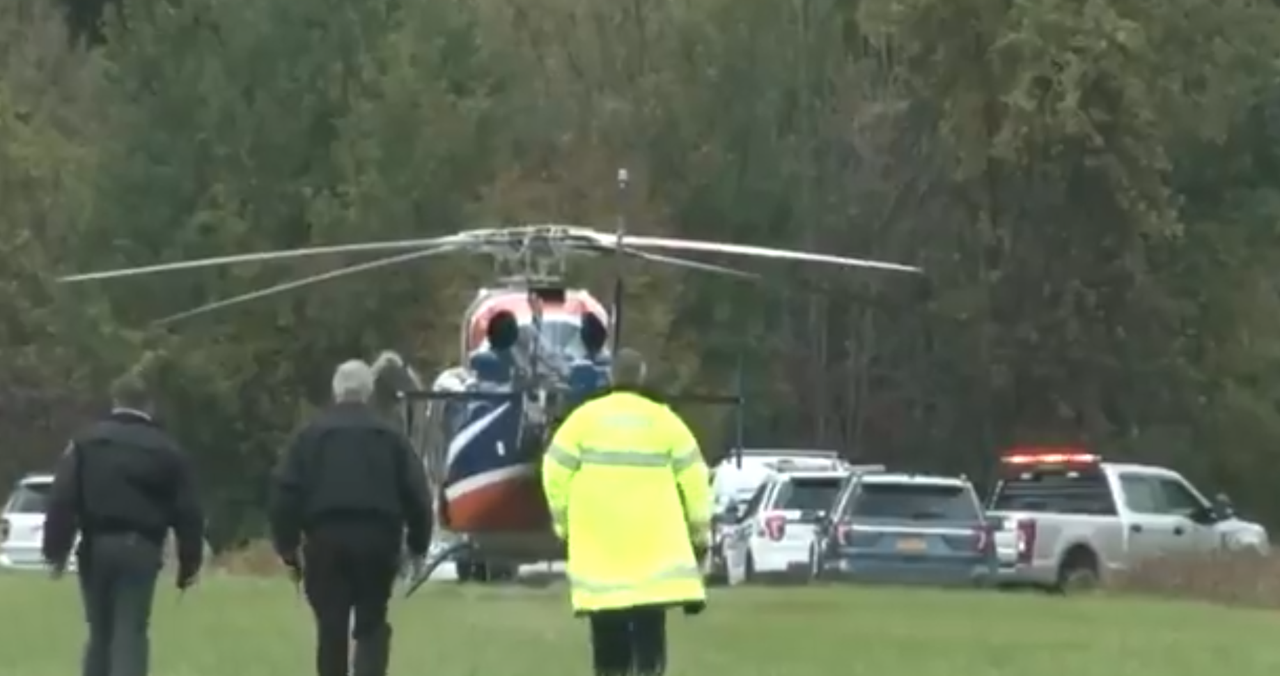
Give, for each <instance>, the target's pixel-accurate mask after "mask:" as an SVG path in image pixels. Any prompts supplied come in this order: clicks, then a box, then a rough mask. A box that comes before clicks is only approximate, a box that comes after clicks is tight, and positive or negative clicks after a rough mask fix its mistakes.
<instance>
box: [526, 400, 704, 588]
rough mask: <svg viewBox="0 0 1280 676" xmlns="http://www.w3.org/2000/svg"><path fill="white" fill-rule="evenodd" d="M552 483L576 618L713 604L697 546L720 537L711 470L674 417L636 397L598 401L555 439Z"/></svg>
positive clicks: (546, 472) (546, 485)
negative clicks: (714, 532)
mask: <svg viewBox="0 0 1280 676" xmlns="http://www.w3.org/2000/svg"><path fill="white" fill-rule="evenodd" d="M542 484H543V489H544V490H545V491H546V495H547V502H548V504H549V505H550V508H551V516H552V520H553V523H554V524H555V529H556V533H557V534H558V535H560V536H561V537H563V538H565V539H566V540H567V541H568V549H569V559H568V573H569V582H570V586H571V588H572V600H573V608H574V610H575V611H578V612H589V611H593V610H605V609H609V608H625V607H629V606H635V605H642V604H680V603H689V602H699V601H703V600H705V599H706V591H705V589H704V588H703V584H702V574H701V572H700V571H699V569H698V564H697V560H696V558H695V556H694V552H693V546H692V543H691V537H693V538H697V539H700V540H701V539H705V538H707V537H708V535H709V533H710V523H711V497H710V490H709V480H708V472H707V466H706V463H705V462H704V461H703V459H702V454H701V452H700V451H699V450H698V443H697V440H696V439H695V438H694V436H693V433H692V432H690V431H689V428H688V427H687V426H686V425H685V424H684V422H683V421H682V420H680V417H679V416H677V415H676V414H675V413H674V412H672V411H671V409H669V408H667V407H666V406H665V405H663V404H661V403H658V402H656V401H653V400H651V399H648V398H646V397H643V396H641V395H639V394H636V393H632V392H627V391H616V392H614V393H612V394H609V395H606V396H603V397H600V398H598V399H593V400H591V401H588V402H587V403H585V404H583V405H582V406H580V407H578V408H577V409H576V410H574V412H573V413H572V414H570V415H569V417H568V418H567V419H566V420H565V421H564V423H563V424H562V425H561V426H560V429H559V430H557V432H556V435H555V438H554V439H552V442H551V447H550V448H548V449H547V452H546V455H545V456H544V457H543V461H542Z"/></svg>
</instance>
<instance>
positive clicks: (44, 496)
mask: <svg viewBox="0 0 1280 676" xmlns="http://www.w3.org/2000/svg"><path fill="white" fill-rule="evenodd" d="M51 488H52V486H51V485H50V484H47V483H25V484H18V486H17V488H15V489H14V491H13V495H11V496H10V497H9V503H8V504H7V505H6V506H5V511H6V512H9V513H11V514H44V513H45V510H46V509H48V506H49V490H50V489H51Z"/></svg>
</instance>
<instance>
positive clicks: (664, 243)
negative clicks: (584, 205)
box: [626, 235, 924, 274]
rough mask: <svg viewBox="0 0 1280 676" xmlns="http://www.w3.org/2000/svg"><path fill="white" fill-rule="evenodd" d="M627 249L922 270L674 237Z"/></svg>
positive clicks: (639, 239)
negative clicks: (698, 252)
mask: <svg viewBox="0 0 1280 676" xmlns="http://www.w3.org/2000/svg"><path fill="white" fill-rule="evenodd" d="M626 243H627V246H631V247H636V248H639V249H669V250H675V251H703V252H707V253H721V254H733V255H736V256H755V257H757V258H774V259H779V260H793V261H803V262H807V263H828V264H831V265H842V266H844V267H850V268H870V269H874V270H890V271H893V272H910V273H916V274H920V273H923V272H924V270H922V269H920V268H918V267H915V266H912V265H902V264H899V263H888V262H884V261H873V260H866V259H862V258H847V257H844V256H831V255H829V254H817V253H806V252H803V251H792V250H789V249H774V248H770V247H763V246H752V245H748V244H730V243H727V242H707V241H701V240H694V239H677V238H674V237H646V236H642V235H629V236H628V237H627V239H626Z"/></svg>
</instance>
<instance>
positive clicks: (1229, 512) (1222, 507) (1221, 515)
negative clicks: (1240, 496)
mask: <svg viewBox="0 0 1280 676" xmlns="http://www.w3.org/2000/svg"><path fill="white" fill-rule="evenodd" d="M1213 511H1214V512H1215V513H1216V515H1217V517H1218V519H1220V520H1226V519H1230V518H1232V517H1234V516H1235V515H1236V507H1235V505H1233V504H1232V503H1231V498H1230V497H1227V494H1226V493H1219V494H1217V495H1215V496H1214V497H1213Z"/></svg>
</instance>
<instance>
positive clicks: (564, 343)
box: [521, 315, 587, 364]
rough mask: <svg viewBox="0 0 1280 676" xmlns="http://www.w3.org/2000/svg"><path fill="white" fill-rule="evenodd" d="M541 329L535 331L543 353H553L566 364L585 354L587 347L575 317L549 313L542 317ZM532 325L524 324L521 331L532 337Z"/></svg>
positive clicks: (583, 356) (582, 357)
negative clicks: (583, 342)
mask: <svg viewBox="0 0 1280 676" xmlns="http://www.w3.org/2000/svg"><path fill="white" fill-rule="evenodd" d="M540 329H541V330H539V331H538V332H537V339H538V342H540V343H541V345H540V346H539V351H540V352H541V353H542V354H544V355H548V356H550V355H555V356H556V357H558V358H560V359H563V360H564V362H565V363H566V364H567V363H569V362H572V361H574V360H577V359H584V358H586V356H587V348H586V347H585V346H584V345H583V344H582V335H581V332H580V331H579V328H578V318H577V317H565V316H559V317H557V316H555V315H549V316H546V317H543V318H542V326H541V327H540ZM533 332H534V327H533V325H532V324H526V325H525V326H523V327H521V333H524V334H525V335H527V336H530V337H532V335H533Z"/></svg>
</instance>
